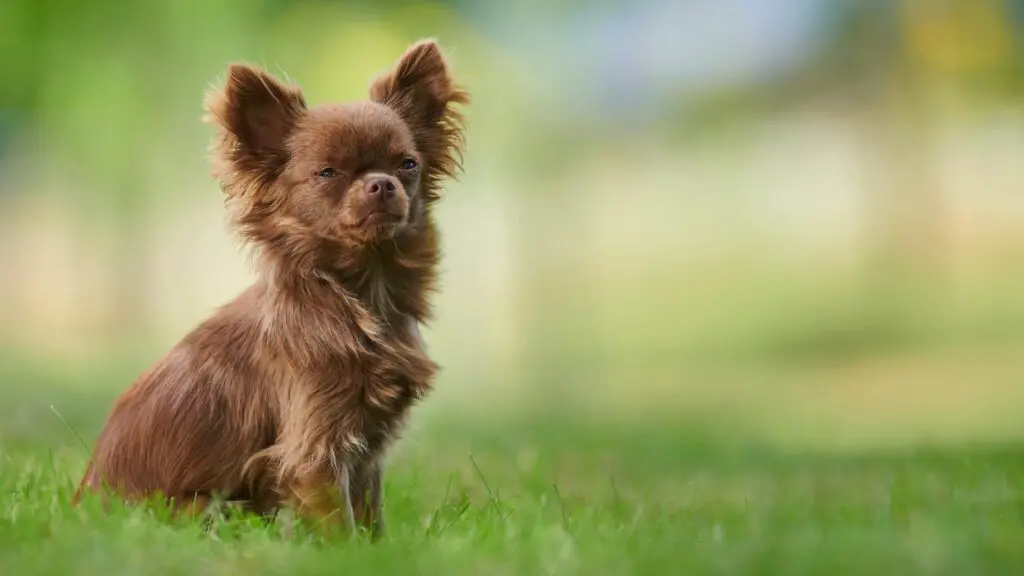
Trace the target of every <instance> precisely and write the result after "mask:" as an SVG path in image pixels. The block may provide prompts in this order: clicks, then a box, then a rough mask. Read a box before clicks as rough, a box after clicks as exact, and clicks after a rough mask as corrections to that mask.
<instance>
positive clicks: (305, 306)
mask: <svg viewBox="0 0 1024 576" xmlns="http://www.w3.org/2000/svg"><path fill="white" fill-rule="evenodd" d="M468 103H469V94H468V92H467V91H465V90H464V89H463V88H461V87H460V86H458V85H456V84H455V83H454V81H453V79H452V77H451V75H450V70H449V66H448V64H447V59H446V57H445V56H444V54H443V52H442V50H441V48H440V47H439V45H438V43H437V42H436V41H435V40H434V39H427V40H421V41H419V42H416V43H414V44H412V45H411V46H409V47H408V48H407V50H406V51H405V53H404V54H403V55H402V56H401V57H400V58H399V59H398V61H397V63H396V64H395V65H394V66H393V67H392V68H391V69H390V70H389V71H387V72H386V73H383V74H382V75H380V76H378V77H377V78H375V79H373V80H372V81H371V83H370V87H369V98H368V99H366V100H362V101H358V102H350V103H340V104H324V105H319V106H314V107H310V106H307V104H306V100H305V96H304V95H303V93H302V91H301V89H300V88H299V87H297V86H294V85H291V84H289V83H285V82H282V81H280V80H278V79H277V78H275V77H273V76H272V75H270V74H268V73H267V72H266V71H264V70H262V69H260V68H258V67H254V66H251V65H247V64H232V65H230V66H229V68H228V74H227V80H226V82H225V84H224V85H223V87H222V88H217V87H214V88H211V90H210V91H209V92H208V94H207V97H206V101H205V111H206V116H205V117H204V119H205V121H207V122H208V123H211V124H213V125H214V126H215V127H216V131H217V135H216V137H215V138H214V141H213V144H212V147H211V151H212V157H213V176H214V177H215V179H216V180H217V181H218V182H219V184H220V187H221V189H222V190H223V192H224V193H225V196H226V205H227V207H228V210H229V214H230V215H231V221H232V224H233V228H235V229H236V230H237V232H238V233H239V234H240V236H241V238H242V239H243V240H244V241H245V243H246V244H247V245H248V246H250V247H251V248H252V249H253V253H254V256H255V258H254V262H255V264H256V270H257V272H258V274H257V279H256V281H255V282H254V283H253V284H252V285H251V286H250V287H248V289H246V290H245V291H244V292H242V293H241V294H240V295H239V296H238V297H237V298H235V299H234V300H233V301H231V302H229V303H228V304H226V305H224V306H223V307H221V308H219V309H218V310H217V311H216V312H215V313H214V314H213V315H212V316H211V317H209V318H208V319H206V320H205V321H204V322H202V323H201V324H200V325H199V326H198V327H196V328H195V329H194V330H192V331H191V332H190V333H188V334H187V335H186V336H185V337H184V338H183V339H182V340H181V341H180V342H179V343H178V344H177V345H175V346H174V347H173V348H172V349H171V350H170V351H169V352H168V353H167V354H166V355H165V356H164V357H163V358H162V359H160V360H159V361H158V362H157V363H156V364H155V365H153V366H152V367H150V368H149V369H148V370H147V371H146V372H145V373H143V374H142V375H141V376H140V377H139V378H138V380H136V381H135V382H134V384H133V385H132V386H131V387H130V388H129V389H128V390H127V391H126V392H124V393H123V394H122V395H121V396H120V397H119V398H118V399H117V401H116V403H115V405H114V407H113V409H112V411H111V413H110V415H109V417H108V419H107V421H106V424H105V426H104V428H103V430H102V432H101V433H100V435H99V438H98V440H97V442H96V447H95V451H94V452H93V454H92V458H91V459H90V461H89V464H88V465H87V470H86V472H85V475H84V477H83V479H82V481H81V483H80V485H79V486H78V489H77V490H76V492H75V494H74V496H73V501H74V502H75V503H78V502H79V501H80V500H81V498H82V497H83V494H84V493H85V492H87V491H88V492H91V493H102V494H105V495H106V496H104V498H108V497H110V495H114V496H118V497H120V498H121V499H123V500H124V501H127V502H139V501H141V500H144V499H149V498H152V497H154V496H156V497H158V498H163V499H164V500H163V501H165V502H168V503H170V505H171V507H172V508H173V509H174V510H175V511H176V513H177V511H181V510H188V511H190V512H193V513H195V512H198V511H201V510H203V509H204V508H206V507H208V506H209V505H210V503H211V501H212V500H211V499H219V498H224V499H227V500H232V501H241V502H243V503H244V505H245V507H246V508H247V509H249V510H251V511H253V512H255V513H258V514H262V515H271V516H272V515H274V514H276V513H277V511H279V510H281V509H283V508H289V509H291V510H293V511H294V512H295V514H296V516H297V517H298V518H299V519H302V520H309V521H311V522H312V523H313V524H315V525H316V526H320V527H333V528H337V529H340V530H342V531H343V533H347V534H350V535H351V534H353V533H354V531H357V530H368V531H370V532H371V533H372V534H374V535H376V536H378V537H379V536H380V535H381V534H383V532H384V519H383V498H382V482H383V474H384V468H385V454H386V452H387V449H388V448H389V446H390V445H392V444H393V443H394V441H395V439H396V438H397V436H398V434H399V433H400V431H401V428H402V424H403V422H404V421H405V420H406V418H407V415H408V413H409V410H410V408H411V407H412V406H413V405H414V404H415V403H416V402H417V401H419V400H420V399H422V398H423V397H424V396H425V395H426V394H427V393H428V392H429V391H430V389H431V387H432V382H433V380H434V378H435V375H436V373H437V372H438V370H439V366H438V365H437V364H436V363H435V362H433V361H432V360H431V359H430V357H429V356H428V354H427V352H426V349H425V345H424V342H423V340H422V337H421V335H420V329H419V327H420V325H421V324H422V323H424V322H426V321H428V320H429V319H430V318H431V306H430V302H429V296H430V295H431V294H432V293H433V292H434V290H435V288H436V274H437V272H436V269H437V266H438V263H439V259H440V246H439V233H438V229H437V225H436V222H435V218H434V216H433V213H432V209H433V207H434V206H435V204H436V202H437V201H438V200H439V199H440V197H441V193H442V188H443V185H444V184H445V183H446V182H447V181H448V180H450V179H453V178H456V177H457V174H458V173H459V172H460V171H461V170H462V154H463V148H464V142H465V140H464V121H463V115H462V112H461V109H462V107H463V106H464V105H467V104H468Z"/></svg>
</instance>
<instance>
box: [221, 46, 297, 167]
mask: <svg viewBox="0 0 1024 576" xmlns="http://www.w3.org/2000/svg"><path fill="white" fill-rule="evenodd" d="M305 110H306V101H305V98H304V97H303V95H302V91H301V90H299V89H298V88H297V87H294V86H289V85H287V84H284V83H282V82H280V81H278V80H277V79H275V78H274V77H273V76H271V75H270V74H268V73H266V72H265V71H263V70H260V69H259V68H256V67H253V66H249V65H246V64H232V65H231V66H230V67H229V68H228V78H227V82H226V83H225V85H224V88H223V89H213V90H211V91H210V92H209V93H207V96H206V113H207V116H206V120H207V121H208V122H212V123H215V124H217V125H218V126H219V127H220V128H221V130H222V134H221V138H220V139H219V142H218V144H217V149H216V150H215V151H216V152H217V153H218V155H219V156H221V157H222V158H221V159H222V160H227V161H229V162H233V163H236V164H239V165H238V166H236V168H238V169H252V168H256V167H257V166H262V167H268V164H272V163H276V162H279V161H283V160H284V159H286V153H285V143H286V141H287V138H288V135H289V134H290V133H291V131H292V129H293V128H294V127H295V123H296V122H297V121H298V119H299V117H300V116H302V114H303V113H304V112H305Z"/></svg>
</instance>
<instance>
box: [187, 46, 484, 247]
mask: <svg viewBox="0 0 1024 576" xmlns="http://www.w3.org/2000/svg"><path fill="white" fill-rule="evenodd" d="M466 102H468V95H467V94H466V92H464V91H462V90H461V89H460V88H458V87H457V86H456V85H455V84H454V83H453V81H452V79H451V77H450V75H449V71H448V66H447V64H446V62H445V58H444V56H443V55H442V53H441V50H440V48H439V47H438V45H437V44H436V43H435V42H434V41H432V40H426V41H421V42H417V43H416V44H413V45H412V46H410V47H409V48H408V50H406V52H405V54H403V55H402V56H401V58H400V59H399V60H398V62H397V63H396V65H395V66H394V68H392V69H391V70H390V71H389V72H387V73H386V74H384V75H382V76H380V77H379V78H377V79H375V80H374V81H373V82H372V83H371V84H370V90H369V99H367V100H364V101H360V102H353V103H345V104H326V105H321V106H315V107H309V106H307V104H306V99H305V97H304V96H303V94H302V92H301V90H300V89H299V88H297V87H295V86H291V85H288V84H285V83H282V82H280V81H279V80H277V79H275V78H274V77H272V76H271V75H270V74H268V73H266V72H265V71H263V70H260V69H258V68H255V67H252V66H248V65H241V64H236V65H232V66H231V67H230V68H229V70H228V78H227V82H226V84H225V86H224V87H223V88H222V89H216V90H213V91H211V93H210V94H209V95H208V97H207V102H206V108H207V112H208V119H209V120H211V121H213V122H214V123H215V124H216V125H217V126H218V127H219V134H218V137H217V139H216V140H215V143H214V148H213V152H214V161H215V171H214V173H215V175H216V176H217V177H218V179H219V180H220V182H221V185H222V187H223V189H224V191H225V192H226V193H227V195H228V199H229V202H230V204H231V205H232V207H233V209H234V210H233V212H234V218H235V221H236V223H237V224H238V226H239V227H240V228H241V231H242V234H243V235H244V236H245V237H247V238H248V239H249V240H252V241H255V242H256V243H257V244H259V245H261V247H262V248H264V249H267V250H270V251H275V252H277V253H278V254H279V255H280V256H282V257H284V258H290V259H294V260H297V261H301V262H303V263H305V264H308V265H311V266H320V265H325V263H328V264H326V265H330V264H329V263H330V262H333V261H337V260H338V259H339V258H341V259H345V258H346V255H345V254H339V252H341V253H344V252H353V251H360V250H364V249H366V248H368V247H373V246H374V245H375V244H379V243H381V242H385V241H392V240H395V239H396V238H400V237H402V236H403V235H410V234H415V233H417V232H418V231H422V230H423V228H424V227H425V226H428V225H429V223H428V222H426V219H427V218H428V212H429V209H430V206H431V204H432V203H433V202H434V201H435V200H437V199H438V197H439V193H440V187H441V184H442V182H443V180H444V179H445V178H448V177H451V176H453V175H454V173H455V171H456V169H458V168H459V162H460V160H461V147H462V142H463V140H462V128H461V126H462V125H461V116H460V115H459V113H458V111H457V110H455V109H454V108H453V105H455V104H463V103H466ZM349 257H350V255H349Z"/></svg>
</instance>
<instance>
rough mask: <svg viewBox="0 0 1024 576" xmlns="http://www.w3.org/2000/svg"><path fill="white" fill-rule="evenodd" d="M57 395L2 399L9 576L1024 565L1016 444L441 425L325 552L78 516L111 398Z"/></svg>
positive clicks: (66, 391)
mask: <svg viewBox="0 0 1024 576" xmlns="http://www.w3.org/2000/svg"><path fill="white" fill-rule="evenodd" d="M6 377H7V378H11V375H9V374H8V375H7V376H6ZM44 380H45V379H42V380H40V381H39V382H38V385H36V386H28V387H25V388H23V389H21V390H17V391H12V390H11V388H10V387H8V388H7V389H6V390H3V391H2V394H0V399H2V402H0V574H4V575H8V574H10V575H22V574H26V575H27V574H69V575H70V574H105V575H106V574H110V575H113V574H188V575H190V576H195V575H199V574H320V573H322V574H345V573H359V572H360V571H361V572H362V573H369V572H373V573H396V574H408V573H425V574H445V575H449V574H452V575H454V574H530V575H532V574H549V573H550V574H704V573H707V574H715V573H717V574H833V575H835V574H901V575H909V574H951V575H960V576H962V575H965V574H1016V573H1019V571H1020V567H1021V566H1024V447H1019V446H1017V445H1016V444H1015V443H1014V442H1012V441H1008V440H1005V441H1003V442H999V443H996V442H994V441H990V442H987V443H976V444H968V443H959V444H953V443H946V444H943V445H933V446H931V447H918V448H914V447H910V446H909V445H907V446H902V447H898V446H897V447H888V448H885V447H869V448H865V449H850V448H846V449H844V450H842V451H837V450H828V449H824V448H822V447H820V446H819V447H816V448H814V449H813V450H812V449H810V448H795V447H793V446H791V447H789V448H786V447H783V446H781V445H779V444H777V443H776V444H768V443H765V442H759V441H758V439H757V438H756V437H754V436H749V435H748V436H743V435H741V434H732V435H729V434H725V433H724V431H725V430H726V429H729V428H734V427H733V426H732V425H731V424H730V422H729V421H726V420H718V421H716V420H715V419H713V418H711V419H705V420H703V421H704V422H710V423H705V424H700V425H696V424H693V423H692V421H691V420H689V419H683V418H679V419H676V420H675V421H673V420H672V419H658V420H655V419H649V420H648V421H646V423H641V420H637V419H634V420H631V421H626V420H622V419H619V420H616V421H615V422H616V423H614V424H611V423H609V422H608V421H603V420H601V419H599V418H596V417H590V418H582V417H581V418H578V419H575V420H566V419H564V418H562V417H556V416H555V415H554V414H545V413H534V414H532V415H529V414H525V413H524V414H522V415H518V416H517V415H504V417H503V418H477V419H474V420H468V419H465V418H460V417H457V416H455V415H454V414H453V413H445V412H444V411H433V412H430V417H429V418H422V419H420V420H417V421H416V422H415V426H413V427H412V428H411V429H410V431H409V432H408V434H407V437H406V438H405V439H404V440H403V441H402V443H401V444H400V445H399V447H398V449H397V450H396V451H395V453H394V454H393V457H392V467H391V472H390V475H389V476H388V478H387V484H386V509H387V515H388V522H389V534H388V536H387V537H386V538H385V539H384V540H383V541H381V542H378V543H375V544H374V543H370V542H368V541H366V540H357V541H354V542H324V541H317V540H315V539H313V538H311V537H309V536H308V535H305V534H303V533H301V532H299V533H297V534H296V533H293V534H291V535H285V534H282V529H281V526H280V524H277V525H275V524H271V525H267V524H264V523H262V522H260V521H258V520H256V519H253V518H239V517H231V516H230V515H227V516H226V517H215V518H213V519H212V522H211V524H210V526H209V528H208V529H204V527H203V526H201V525H200V524H198V523H193V524H185V523H180V522H179V523H175V522H172V521H169V520H167V519H165V518H161V514H160V512H159V511H154V510H144V509H127V508H119V509H115V510H113V511H112V512H111V513H109V514H105V513H102V512H100V511H99V510H97V509H96V508H95V507H92V506H85V507H82V508H77V509H76V508H71V507H70V506H69V505H68V503H67V502H68V499H69V496H70V494H71V491H72V490H73V488H74V482H76V481H77V480H78V478H79V477H80V474H81V472H82V470H83V467H84V464H85V460H86V457H87V452H86V448H85V447H84V446H82V444H81V443H79V441H78V439H77V438H76V434H80V435H81V436H82V438H83V439H84V442H85V443H87V444H90V445H91V442H92V440H93V438H94V436H95V432H96V431H97V430H98V427H99V426H100V424H101V423H102V419H103V416H104V414H105V412H106V410H107V408H108V407H109V402H110V400H111V398H112V396H113V393H114V392H116V391H114V390H113V389H110V390H107V389H103V390H101V391H93V390H90V389H87V388H81V387H77V388H76V387H73V386H67V387H66V388H60V387H59V386H60V383H59V382H46V381H44ZM7 381H8V382H10V381H11V380H10V379H8V380H7ZM54 399H57V402H53V400H54ZM50 404H58V405H59V406H60V407H61V408H58V409H57V410H56V412H59V413H60V414H59V417H58V414H57V413H55V412H54V411H52V410H51V409H50ZM684 421H686V422H691V424H690V425H684V424H683V423H682V422H684ZM794 446H795V445H794Z"/></svg>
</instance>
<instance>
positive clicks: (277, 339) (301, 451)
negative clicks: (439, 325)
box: [262, 280, 438, 478]
mask: <svg viewBox="0 0 1024 576" xmlns="http://www.w3.org/2000/svg"><path fill="white" fill-rule="evenodd" d="M365 302H367V301H366V300H363V299H360V298H357V297H353V296H351V295H348V294H347V293H345V292H344V291H342V290H339V288H338V287H337V286H336V285H334V284H332V283H331V282H330V281H329V280H325V281H324V282H322V283H318V284H316V285H314V286H311V287H306V288H305V292H304V293H303V294H301V296H300V297H298V298H288V299H287V300H285V301H279V302H273V301H271V302H270V304H271V308H270V309H269V311H270V312H271V315H269V316H268V317H266V318H265V319H264V321H263V322H262V324H263V326H262V329H263V333H264V335H265V336H264V337H265V339H266V341H267V344H268V345H267V346H266V347H265V349H266V350H267V351H268V352H269V357H268V358H267V360H268V361H269V362H268V363H267V364H266V366H267V369H268V370H269V371H271V372H277V373H278V374H280V376H281V380H282V381H283V383H284V385H283V386H281V388H280V393H279V403H278V426H277V428H278V434H277V437H278V443H277V444H276V445H275V446H274V447H272V448H271V449H270V451H271V452H272V453H276V460H277V461H278V468H279V469H278V475H279V476H280V477H283V478H287V477H288V476H291V475H293V474H294V475H299V474H301V473H302V470H301V469H302V468H303V466H304V464H307V463H312V462H323V461H324V460H325V459H326V460H338V459H344V460H345V461H348V462H361V461H368V460H373V459H376V458H378V457H379V456H380V455H381V453H382V452H383V450H384V449H385V448H386V447H387V445H388V443H389V441H391V440H392V439H394V438H395V437H396V435H397V433H398V432H399V430H400V428H401V424H402V422H403V421H404V418H405V416H406V414H407V412H408V410H409V408H410V407H411V405H412V404H413V403H414V402H415V401H416V400H418V399H420V398H422V397H423V396H424V395H425V394H426V393H427V392H428V391H429V388H430V383H431V380H432V378H433V376H434V374H435V373H436V371H437V369H438V368H437V365H436V364H435V363H434V362H433V361H431V360H430V358H429V357H428V356H427V354H426V350H425V348H424V345H423V342H422V339H421V336H420V331H419V327H418V321H417V320H416V319H415V317H413V316H412V315H410V314H407V313H403V312H401V311H399V310H397V309H395V307H393V306H391V305H390V303H389V304H388V306H382V307H379V308H377V309H374V307H371V306H369V305H367V304H366V303H365Z"/></svg>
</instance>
